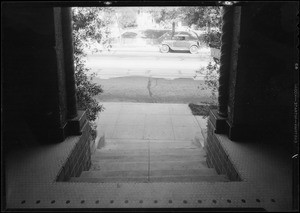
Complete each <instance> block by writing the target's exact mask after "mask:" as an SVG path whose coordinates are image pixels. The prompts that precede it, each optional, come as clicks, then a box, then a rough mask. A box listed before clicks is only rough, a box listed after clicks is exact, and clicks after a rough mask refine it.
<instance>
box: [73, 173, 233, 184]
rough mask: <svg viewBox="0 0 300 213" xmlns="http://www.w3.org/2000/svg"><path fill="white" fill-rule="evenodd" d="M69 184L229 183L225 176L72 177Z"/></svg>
mask: <svg viewBox="0 0 300 213" xmlns="http://www.w3.org/2000/svg"><path fill="white" fill-rule="evenodd" d="M70 182H86V183H129V182H130V183H149V182H150V183H155V182H167V183H168V182H229V180H228V178H227V177H226V176H225V175H208V176H200V175H199V176H164V177H150V178H149V179H148V178H147V177H126V178H124V177H123V178H120V177H116V178H112V177H106V178H90V177H77V178H76V177H73V178H71V179H70Z"/></svg>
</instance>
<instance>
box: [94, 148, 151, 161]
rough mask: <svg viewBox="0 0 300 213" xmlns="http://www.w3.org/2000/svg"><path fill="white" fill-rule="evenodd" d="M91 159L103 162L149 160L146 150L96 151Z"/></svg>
mask: <svg viewBox="0 0 300 213" xmlns="http://www.w3.org/2000/svg"><path fill="white" fill-rule="evenodd" d="M91 160H92V162H93V163H96V162H105V163H113V162H148V161H149V153H148V150H145V151H136V150H133V151H132V152H129V151H125V152H124V151H107V150H105V151H102V152H99V151H96V152H95V153H94V154H93V155H92V157H91Z"/></svg>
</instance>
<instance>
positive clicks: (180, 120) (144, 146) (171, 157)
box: [70, 102, 229, 183]
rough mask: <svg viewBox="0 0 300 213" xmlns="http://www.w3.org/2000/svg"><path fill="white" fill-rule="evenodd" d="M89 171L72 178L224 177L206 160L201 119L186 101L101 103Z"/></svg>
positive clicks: (101, 180) (187, 179)
mask: <svg viewBox="0 0 300 213" xmlns="http://www.w3.org/2000/svg"><path fill="white" fill-rule="evenodd" d="M104 107H105V108H106V109H105V111H104V112H102V113H101V114H100V117H99V119H98V121H97V124H98V130H97V133H98V137H97V139H96V141H99V143H98V144H97V145H96V146H97V149H96V151H95V152H94V153H93V155H92V165H91V168H90V170H89V171H84V172H82V174H81V175H80V177H73V178H71V180H70V181H71V182H92V183H105V182H117V183H119V182H143V183H149V182H152V183H153V182H201V181H205V182H216V181H219V182H224V181H229V180H228V178H227V177H226V176H224V175H218V174H217V172H216V171H215V170H214V169H213V168H208V166H207V164H206V153H205V151H204V149H203V146H204V138H203V136H202V132H204V131H202V132H201V128H203V129H204V127H205V123H206V121H205V119H203V118H202V117H197V118H196V117H195V116H193V115H192V114H191V110H190V109H189V107H188V105H187V104H146V103H124V102H121V103H104Z"/></svg>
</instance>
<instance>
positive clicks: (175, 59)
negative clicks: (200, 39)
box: [87, 47, 211, 104]
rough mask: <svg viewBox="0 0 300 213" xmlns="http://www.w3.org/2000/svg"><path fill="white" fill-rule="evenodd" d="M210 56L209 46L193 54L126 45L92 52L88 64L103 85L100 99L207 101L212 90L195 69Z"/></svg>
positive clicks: (96, 81)
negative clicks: (165, 51)
mask: <svg viewBox="0 0 300 213" xmlns="http://www.w3.org/2000/svg"><path fill="white" fill-rule="evenodd" d="M210 60H211V58H210V51H209V49H200V51H199V53H198V54H190V53H189V52H170V53H160V52H159V51H158V49H155V48H154V47H152V49H151V48H148V49H147V48H146V49H141V48H139V49H137V48H135V49H134V48H132V49H125V48H124V49H119V50H112V51H110V52H108V51H106V52H102V53H97V54H89V55H88V56H87V67H88V68H90V69H91V70H90V71H91V72H92V73H93V72H95V73H96V74H97V77H96V78H94V79H93V82H94V83H97V84H99V85H101V86H102V88H103V89H104V93H102V94H100V95H98V96H97V97H96V98H97V99H98V100H99V101H100V102H106V101H109V102H122V101H127V102H145V103H186V104H187V103H208V102H210V90H209V89H207V88H206V85H205V84H204V78H203V76H200V75H197V77H196V78H195V74H196V73H195V71H196V70H198V69H199V68H201V67H206V66H207V64H208V63H209V61H210Z"/></svg>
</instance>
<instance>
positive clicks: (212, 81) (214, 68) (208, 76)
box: [196, 60, 220, 106]
mask: <svg viewBox="0 0 300 213" xmlns="http://www.w3.org/2000/svg"><path fill="white" fill-rule="evenodd" d="M219 68H220V64H219V62H216V61H214V60H212V61H210V62H209V63H208V65H207V66H206V67H205V68H204V67H203V68H201V69H200V70H198V71H196V75H197V74H200V75H204V84H205V85H206V89H210V90H211V96H210V97H211V103H210V104H211V105H212V106H217V105H218V88H219V74H220V71H219Z"/></svg>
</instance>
